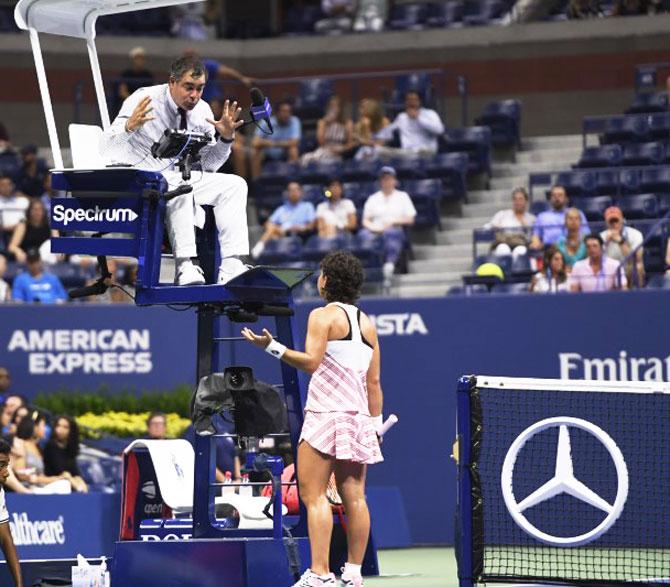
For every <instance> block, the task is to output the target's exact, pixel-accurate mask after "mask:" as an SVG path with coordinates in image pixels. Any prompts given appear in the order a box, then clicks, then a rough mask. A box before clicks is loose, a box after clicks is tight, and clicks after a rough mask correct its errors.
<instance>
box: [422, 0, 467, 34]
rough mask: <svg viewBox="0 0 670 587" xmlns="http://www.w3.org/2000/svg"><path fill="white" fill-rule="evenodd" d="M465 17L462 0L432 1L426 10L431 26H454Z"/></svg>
mask: <svg viewBox="0 0 670 587" xmlns="http://www.w3.org/2000/svg"><path fill="white" fill-rule="evenodd" d="M462 19H463V4H462V3H461V2H460V1H454V0H450V1H449V2H431V3H430V4H428V8H427V10H426V20H425V22H426V24H427V25H428V26H429V27H437V28H443V27H448V26H452V25H454V24H456V23H458V22H460V21H461V20H462Z"/></svg>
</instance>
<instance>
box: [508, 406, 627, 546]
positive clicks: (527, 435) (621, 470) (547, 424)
mask: <svg viewBox="0 0 670 587" xmlns="http://www.w3.org/2000/svg"><path fill="white" fill-rule="evenodd" d="M556 427H558V429H559V433H558V448H557V451H556V469H555V473H554V476H553V478H552V479H550V480H549V481H547V482H546V483H545V484H543V485H542V486H540V487H538V488H537V489H536V490H535V491H533V492H532V493H531V494H530V495H529V496H528V497H526V498H525V499H523V500H522V501H521V502H517V500H516V498H515V497H514V486H513V477H514V465H515V464H516V459H517V456H518V454H519V451H521V449H522V448H523V447H524V445H525V444H526V443H527V442H528V441H529V440H530V439H531V438H532V437H533V436H535V435H536V434H539V433H540V432H542V431H544V430H547V429H548V428H556ZM570 428H579V429H580V430H584V431H586V432H588V433H589V434H591V435H593V436H595V437H596V438H597V439H598V441H599V442H600V443H601V444H602V445H603V446H604V447H605V449H606V450H607V452H608V453H609V455H610V457H611V458H612V460H613V461H614V466H615V468H616V474H617V494H616V498H615V500H614V503H613V504H610V503H609V502H607V501H606V500H604V499H603V498H602V497H600V496H599V495H598V494H597V493H595V492H594V491H593V490H592V489H590V488H589V487H587V486H586V485H585V484H584V483H582V482H581V481H580V480H579V479H577V478H576V477H575V475H574V470H573V466H572V451H571V448H570V430H569V429H570ZM501 483H502V493H503V499H504V500H505V505H506V506H507V510H508V511H509V513H510V515H511V516H512V518H513V519H514V521H515V522H516V523H517V525H518V526H519V527H520V528H521V529H522V530H523V531H524V532H526V533H527V534H530V535H531V536H532V537H534V538H536V539H537V540H539V541H540V542H544V543H545V544H550V545H552V546H581V545H583V544H587V543H588V542H591V541H592V540H595V539H596V538H598V537H600V536H602V535H603V534H604V533H605V532H607V530H609V529H610V528H611V527H612V525H613V524H614V523H615V522H616V521H617V519H618V518H619V516H620V515H621V512H622V511H623V506H624V504H625V503H626V499H627V497H628V469H627V468H626V461H625V460H624V458H623V454H621V451H620V450H619V447H618V446H617V445H616V443H615V442H614V440H612V438H611V437H610V436H609V435H608V434H607V433H606V432H605V431H604V430H603V429H602V428H599V427H598V426H596V425H595V424H593V423H592V422H588V421H587V420H582V419H580V418H571V417H557V418H547V419H546V420H541V421H540V422H536V423H535V424H533V425H532V426H529V427H528V428H526V429H525V430H524V431H523V432H522V433H521V434H520V435H519V436H518V437H517V438H516V440H515V441H514V442H513V443H512V445H511V446H510V447H509V450H508V451H507V455H506V456H505V461H504V463H503V467H502V475H501ZM562 493H567V494H568V495H571V496H572V497H575V498H576V499H579V500H581V501H583V502H585V503H587V504H589V505H591V506H593V507H594V508H597V509H599V510H602V511H603V512H605V513H606V514H607V516H606V517H605V519H604V520H603V521H602V522H601V523H600V524H598V525H597V526H596V527H595V528H593V529H592V530H590V531H588V532H586V533H584V534H580V535H579V536H567V537H563V536H552V535H551V534H547V533H546V532H543V531H542V530H540V529H538V528H536V527H535V526H533V524H531V523H530V522H529V521H528V519H527V518H526V516H525V515H524V513H523V512H525V511H526V510H528V509H529V508H532V507H534V506H536V505H538V504H539V503H542V502H543V501H547V500H548V499H551V498H552V497H555V496H557V495H560V494H562Z"/></svg>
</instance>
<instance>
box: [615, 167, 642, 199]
mask: <svg viewBox="0 0 670 587" xmlns="http://www.w3.org/2000/svg"><path fill="white" fill-rule="evenodd" d="M641 176H642V170H641V169H640V168H633V169H626V168H623V169H621V171H620V172H619V184H618V188H619V193H620V194H639V193H641V192H642V191H644V190H642V189H641V188H640V178H641ZM611 193H614V192H611Z"/></svg>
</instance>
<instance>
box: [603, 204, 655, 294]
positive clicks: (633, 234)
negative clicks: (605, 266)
mask: <svg viewBox="0 0 670 587" xmlns="http://www.w3.org/2000/svg"><path fill="white" fill-rule="evenodd" d="M605 222H606V223H607V228H606V229H605V230H603V231H602V232H601V233H600V236H601V238H602V239H603V242H604V243H605V254H606V255H607V256H608V257H609V258H610V259H614V260H615V261H618V262H619V263H621V262H622V261H624V260H625V259H627V258H628V255H630V254H631V253H632V252H633V251H634V250H635V249H637V252H636V253H635V265H636V267H635V270H636V272H637V284H638V285H639V286H640V287H642V286H643V285H644V276H645V275H644V249H643V248H642V247H641V246H640V245H642V243H643V242H644V236H642V233H641V232H640V231H639V230H637V228H633V227H632V226H626V219H625V218H624V216H623V212H622V211H621V208H619V207H618V206H610V207H609V208H607V210H605ZM638 247H639V248H638ZM626 277H627V278H628V283H629V284H631V285H632V284H633V283H634V280H633V262H632V261H630V262H629V263H627V264H626Z"/></svg>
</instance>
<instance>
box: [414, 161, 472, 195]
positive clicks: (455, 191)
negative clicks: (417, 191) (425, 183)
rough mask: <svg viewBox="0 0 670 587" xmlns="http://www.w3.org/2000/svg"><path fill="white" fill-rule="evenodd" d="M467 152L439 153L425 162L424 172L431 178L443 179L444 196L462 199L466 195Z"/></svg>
mask: <svg viewBox="0 0 670 587" xmlns="http://www.w3.org/2000/svg"><path fill="white" fill-rule="evenodd" d="M468 161H469V158H468V154H467V153H458V152H456V153H438V154H437V155H435V156H434V157H433V158H432V159H429V160H428V161H426V163H425V164H424V173H425V175H426V177H429V178H439V179H441V180H442V184H443V185H442V192H443V196H444V197H447V198H451V199H461V198H464V197H465V195H466V175H467V172H468Z"/></svg>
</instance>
